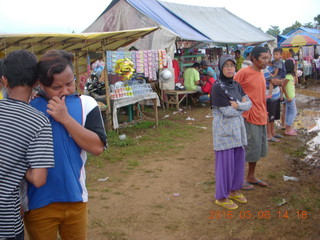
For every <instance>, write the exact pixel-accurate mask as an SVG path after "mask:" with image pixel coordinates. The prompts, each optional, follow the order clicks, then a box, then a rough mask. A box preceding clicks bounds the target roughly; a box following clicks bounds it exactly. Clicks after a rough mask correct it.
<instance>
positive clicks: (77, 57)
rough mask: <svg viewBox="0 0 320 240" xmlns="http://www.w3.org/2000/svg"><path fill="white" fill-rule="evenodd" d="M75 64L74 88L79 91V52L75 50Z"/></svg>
mask: <svg viewBox="0 0 320 240" xmlns="http://www.w3.org/2000/svg"><path fill="white" fill-rule="evenodd" d="M74 55H75V59H74V60H75V65H76V90H77V92H78V93H80V88H79V83H80V78H79V52H78V51H76V52H75V54H74Z"/></svg>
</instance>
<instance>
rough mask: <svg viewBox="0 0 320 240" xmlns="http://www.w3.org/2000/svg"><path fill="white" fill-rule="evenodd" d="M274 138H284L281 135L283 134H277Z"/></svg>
mask: <svg viewBox="0 0 320 240" xmlns="http://www.w3.org/2000/svg"><path fill="white" fill-rule="evenodd" d="M273 137H275V138H283V136H282V135H281V134H278V133H277V134H275V135H274V136H273Z"/></svg>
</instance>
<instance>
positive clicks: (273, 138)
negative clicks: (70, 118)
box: [268, 137, 280, 142]
mask: <svg viewBox="0 0 320 240" xmlns="http://www.w3.org/2000/svg"><path fill="white" fill-rule="evenodd" d="M268 141H269V142H280V140H278V139H276V138H275V137H272V138H268Z"/></svg>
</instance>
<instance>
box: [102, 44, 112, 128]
mask: <svg viewBox="0 0 320 240" xmlns="http://www.w3.org/2000/svg"><path fill="white" fill-rule="evenodd" d="M107 41H108V39H104V40H103V41H102V49H103V52H102V58H103V61H104V62H105V67H104V71H102V77H103V79H104V82H105V88H106V104H107V109H106V111H105V117H106V129H107V130H112V117H111V105H110V104H111V102H110V91H109V79H108V70H107V57H106V46H107Z"/></svg>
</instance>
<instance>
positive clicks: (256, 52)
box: [251, 46, 268, 61]
mask: <svg viewBox="0 0 320 240" xmlns="http://www.w3.org/2000/svg"><path fill="white" fill-rule="evenodd" d="M264 52H265V53H267V52H268V49H266V48H265V47H261V46H256V47H254V48H253V49H252V51H251V61H253V58H255V59H256V60H258V59H259V57H260V54H261V53H264Z"/></svg>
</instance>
